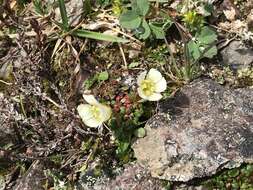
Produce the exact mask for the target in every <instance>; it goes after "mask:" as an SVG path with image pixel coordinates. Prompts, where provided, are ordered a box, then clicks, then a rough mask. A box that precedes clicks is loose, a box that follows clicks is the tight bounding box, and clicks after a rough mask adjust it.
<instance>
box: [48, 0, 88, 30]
mask: <svg viewBox="0 0 253 190" xmlns="http://www.w3.org/2000/svg"><path fill="white" fill-rule="evenodd" d="M47 2H48V3H49V4H51V5H53V4H55V0H47ZM65 7H66V11H67V15H68V20H69V24H70V25H71V26H76V25H77V24H79V22H80V21H81V19H82V14H83V7H84V4H83V1H82V0H69V1H66V2H65ZM55 20H57V21H58V22H62V20H61V13H60V9H59V7H56V8H55Z"/></svg>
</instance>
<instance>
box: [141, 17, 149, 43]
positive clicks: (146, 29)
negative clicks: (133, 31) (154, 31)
mask: <svg viewBox="0 0 253 190" xmlns="http://www.w3.org/2000/svg"><path fill="white" fill-rule="evenodd" d="M142 27H143V28H144V32H143V33H142V34H140V39H144V40H145V39H147V38H148V37H149V36H150V34H151V30H150V28H149V25H148V23H147V21H146V20H145V19H143V20H142Z"/></svg>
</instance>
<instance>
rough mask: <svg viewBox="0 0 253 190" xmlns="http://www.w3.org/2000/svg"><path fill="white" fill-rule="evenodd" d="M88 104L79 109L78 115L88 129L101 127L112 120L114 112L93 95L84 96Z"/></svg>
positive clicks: (81, 105) (80, 106)
mask: <svg viewBox="0 0 253 190" xmlns="http://www.w3.org/2000/svg"><path fill="white" fill-rule="evenodd" d="M83 98H84V99H85V101H86V102H87V103H88V104H80V105H79V106H78V107H77V111H78V114H79V115H80V117H81V119H82V121H83V122H84V124H85V125H87V126H88V127H99V126H100V125H102V124H103V123H104V122H105V121H107V120H108V119H110V117H111V114H112V111H111V108H110V107H109V106H106V105H104V104H101V103H99V102H98V101H97V100H96V99H95V97H94V96H93V95H83Z"/></svg>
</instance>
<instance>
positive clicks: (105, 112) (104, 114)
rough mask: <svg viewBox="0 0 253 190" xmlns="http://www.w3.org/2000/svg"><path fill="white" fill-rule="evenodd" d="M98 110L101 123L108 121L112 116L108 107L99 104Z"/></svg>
mask: <svg viewBox="0 0 253 190" xmlns="http://www.w3.org/2000/svg"><path fill="white" fill-rule="evenodd" d="M99 109H100V115H101V120H102V122H105V121H107V120H108V119H110V117H111V115H112V110H111V108H110V107H109V106H106V105H102V104H100V105H99Z"/></svg>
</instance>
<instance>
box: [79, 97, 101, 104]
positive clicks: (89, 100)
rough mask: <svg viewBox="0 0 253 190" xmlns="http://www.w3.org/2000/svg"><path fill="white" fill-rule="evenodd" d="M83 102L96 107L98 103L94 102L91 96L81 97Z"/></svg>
mask: <svg viewBox="0 0 253 190" xmlns="http://www.w3.org/2000/svg"><path fill="white" fill-rule="evenodd" d="M83 98H84V100H85V101H86V102H87V103H88V104H90V105H98V104H99V102H98V101H97V100H96V98H95V97H94V96H93V95H86V94H84V95H83Z"/></svg>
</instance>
